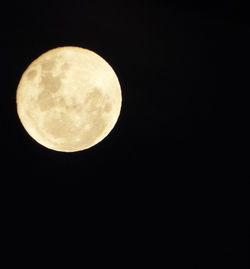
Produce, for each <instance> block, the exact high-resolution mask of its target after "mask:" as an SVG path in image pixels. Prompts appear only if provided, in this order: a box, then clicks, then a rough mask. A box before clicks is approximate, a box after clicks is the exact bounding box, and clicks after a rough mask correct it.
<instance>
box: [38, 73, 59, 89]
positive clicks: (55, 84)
mask: <svg viewBox="0 0 250 269" xmlns="http://www.w3.org/2000/svg"><path fill="white" fill-rule="evenodd" d="M61 78H62V76H53V75H51V74H50V73H48V74H44V75H43V76H42V79H41V82H40V84H39V85H40V87H42V88H43V89H44V90H46V91H50V92H56V91H58V90H59V89H60V87H61V85H62V82H61Z"/></svg>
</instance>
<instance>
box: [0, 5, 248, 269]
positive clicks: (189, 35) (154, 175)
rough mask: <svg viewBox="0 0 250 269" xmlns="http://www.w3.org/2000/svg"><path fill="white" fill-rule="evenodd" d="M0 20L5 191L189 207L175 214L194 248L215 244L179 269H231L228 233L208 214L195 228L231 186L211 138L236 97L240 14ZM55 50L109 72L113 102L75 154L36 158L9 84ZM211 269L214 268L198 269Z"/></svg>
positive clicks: (114, 11) (224, 10)
mask: <svg viewBox="0 0 250 269" xmlns="http://www.w3.org/2000/svg"><path fill="white" fill-rule="evenodd" d="M1 11H2V13H3V15H4V14H6V15H7V16H5V17H4V16H2V17H1V27H2V30H1V48H2V50H1V51H2V57H1V58H2V59H3V62H2V68H3V70H4V71H3V72H2V73H3V74H4V76H3V77H2V78H1V80H2V81H3V83H2V85H4V87H3V88H2V99H1V109H3V112H2V113H1V115H2V118H1V130H2V131H1V133H2V135H3V139H1V140H2V143H3V146H2V149H3V153H2V156H3V160H2V161H1V162H2V167H4V168H3V169H4V171H5V169H6V171H7V174H5V180H6V181H7V182H9V181H10V182H11V183H13V184H15V185H23V184H25V185H27V186H29V187H30V186H33V185H37V184H38V185H44V184H45V185H47V186H51V185H54V184H80V185H82V186H83V187H84V189H85V191H86V189H87V190H88V189H91V190H92V191H93V190H95V189H96V191H97V192H102V191H103V192H104V193H107V194H110V193H116V194H117V195H118V196H119V195H122V194H123V195H124V194H125V193H127V195H128V196H127V199H129V197H131V196H133V195H135V194H136V195H145V197H148V198H149V197H151V198H152V197H154V196H156V197H157V196H159V197H161V198H163V199H164V198H165V196H166V197H167V199H169V201H168V204H174V205H175V206H178V205H179V204H185V203H186V202H187V201H189V202H190V201H191V202H190V203H191V204H192V206H194V207H197V208H196V210H197V211H195V213H193V214H194V215H190V214H191V213H188V212H189V211H188V210H189V209H188V208H186V210H184V209H183V210H184V212H185V214H186V215H185V218H186V220H185V222H187V219H190V218H192V217H194V216H195V218H197V219H196V220H197V221H198V223H199V224H197V222H196V226H199V227H196V226H195V227H196V228H192V229H193V230H192V229H191V233H193V234H194V238H195V239H194V240H196V241H195V242H196V243H194V245H195V244H197V246H199V244H201V242H204V240H210V241H209V243H208V246H211V245H209V244H212V241H213V240H214V239H215V237H217V236H218V235H219V234H220V235H221V234H223V235H221V237H220V239H218V240H219V241H218V242H220V243H218V244H216V247H215V246H214V247H215V248H216V251H217V252H216V251H215V252H213V251H212V252H211V253H212V254H211V255H210V256H209V255H208V254H201V252H199V255H198V254H197V255H194V254H193V256H192V255H191V258H190V259H191V263H192V264H193V267H189V268H227V266H219V265H218V264H227V263H233V262H235V257H234V254H233V253H234V250H235V249H234V248H233V243H232V241H230V240H229V241H226V243H225V240H226V238H227V236H226V235H227V233H228V232H229V230H230V228H229V227H227V226H224V225H223V224H220V225H221V226H220V225H219V228H218V226H216V225H215V223H216V222H215V219H217V217H218V218H222V217H220V216H221V214H220V213H219V212H220V210H219V209H218V208H217V211H216V214H217V216H216V218H214V219H213V218H212V220H211V219H210V221H211V223H210V224H209V225H208V224H205V223H207V222H209V220H208V219H209V218H208V219H206V216H207V215H206V214H207V212H208V211H209V210H210V209H211V208H210V206H213V207H214V208H216V206H215V204H216V203H209V202H208V201H211V200H213V201H214V200H216V201H218V200H220V198H221V195H222V193H225V192H226V191H225V190H227V189H230V188H232V186H233V185H232V183H230V181H228V180H226V176H225V170H227V169H230V168H228V167H227V158H229V157H228V155H229V154H230V148H229V147H227V146H226V142H225V141H226V136H225V133H224V132H223V129H224V125H225V122H226V121H227V119H226V117H227V115H228V113H229V112H228V113H227V112H226V111H227V109H228V108H229V104H228V103H227V97H228V95H230V94H231V91H230V89H231V88H232V87H235V86H236V85H238V84H237V83H236V82H235V80H233V79H232V77H233V76H235V75H236V74H238V73H237V72H238V71H237V69H236V70H234V71H232V62H234V61H237V60H238V58H240V57H241V56H242V55H241V45H239V43H240V42H239V37H242V35H243V34H244V33H245V31H246V29H247V23H248V21H247V20H246V19H245V17H244V16H243V15H246V14H248V10H247V9H246V7H245V6H244V5H243V3H242V2H241V1H237V2H236V1H235V2H231V1H183V2H182V1H157V0H155V1H95V0H94V1H76V0H71V1H64V0H61V1H33V3H27V4H25V2H23V1H16V2H14V3H10V4H9V5H8V3H6V8H5V7H4V8H2V9H1ZM242 14H243V15H242ZM65 45H72V46H80V47H84V48H88V49H90V50H93V51H95V52H96V53H98V54H99V55H100V56H102V57H103V58H104V59H105V60H106V61H107V62H108V63H109V64H110V65H111V66H112V67H113V69H114V70H115V72H116V74H117V76H118V78H119V80H120V84H121V88H122V95H123V105H122V110H121V114H120V117H119V120H118V122H117V124H116V126H115V128H114V129H113V131H112V132H111V133H110V135H109V136H108V137H107V138H106V139H105V140H103V141H102V142H101V143H99V144H98V145H96V146H95V147H92V148H91V149H88V150H85V151H82V152H76V153H60V152H56V151H52V150H48V149H47V148H44V147H43V146H41V145H39V144H38V143H36V142H35V141H34V140H33V139H31V138H30V137H29V135H28V134H27V133H26V132H25V130H24V129H23V127H22V125H21V123H20V121H19V119H18V117H17V113H16V104H15V94H16V88H17V85H18V82H19V80H20V78H21V75H22V73H23V71H24V70H25V69H26V67H27V66H28V65H29V64H30V62H31V61H32V60H34V59H35V58H37V57H38V56H40V55H41V54H42V53H44V52H45V51H47V50H49V49H52V48H55V47H58V46H65ZM235 52H236V54H235ZM6 71H7V72H6ZM225 92H226V94H225ZM168 197H171V198H168ZM204 197H207V199H206V198H204ZM208 197H209V198H208ZM175 199H176V200H175ZM222 200H223V199H222ZM201 201H202V202H201ZM223 205H224V204H223ZM223 205H222V204H221V208H224V207H223ZM192 206H191V207H192ZM181 208H183V207H181ZM209 208H210V209H209ZM227 210H229V209H225V208H224V209H223V210H222V211H223V212H225V211H226V212H227ZM204 212H206V213H204ZM209 212H213V209H211V210H210V211H209ZM183 214H184V213H183ZM223 223H224V222H223ZM191 226H192V227H194V226H193V225H191V224H190V227H191ZM190 227H189V228H190ZM209 227H210V228H209ZM211 227H212V228H211ZM216 227H217V228H216ZM197 229H198V230H197ZM216 229H219V230H216ZM200 233H201V234H202V236H203V237H201V238H202V239H200V237H199V234H200ZM204 234H206V235H204ZM214 234H216V236H214ZM204 236H205V237H204ZM213 236H214V237H213ZM188 238H189V239H190V235H189V237H188ZM204 238H205V239H204ZM220 244H221V245H220ZM202 246H203V247H205V246H204V244H203V245H202ZM198 249H199V247H197V248H195V249H194V252H195V251H198ZM208 249H209V247H208ZM206 250H207V249H206ZM205 252H206V251H204V253H205ZM215 253H216V254H215ZM223 253H224V254H223ZM202 255H203V256H202ZM206 255H208V256H206ZM223 255H224V256H223ZM197 256H199V257H201V258H199V259H198V258H197ZM195 257H196V258H195ZM209 257H210V258H209ZM215 260H216V261H219V263H218V264H217V265H216V266H218V267H214V266H213V267H210V266H211V264H213V262H214V261H215ZM204 261H206V262H207V263H206V262H204ZM200 262H201V263H202V264H203V267H201V266H199V264H200ZM195 266H196V267H195ZM236 267H237V268H245V267H243V266H240V267H239V266H236ZM236 267H235V268H236Z"/></svg>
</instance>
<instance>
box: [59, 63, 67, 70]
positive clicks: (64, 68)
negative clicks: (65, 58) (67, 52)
mask: <svg viewBox="0 0 250 269" xmlns="http://www.w3.org/2000/svg"><path fill="white" fill-rule="evenodd" d="M61 68H62V71H66V70H68V69H69V64H68V63H64V64H63V65H62V67H61Z"/></svg>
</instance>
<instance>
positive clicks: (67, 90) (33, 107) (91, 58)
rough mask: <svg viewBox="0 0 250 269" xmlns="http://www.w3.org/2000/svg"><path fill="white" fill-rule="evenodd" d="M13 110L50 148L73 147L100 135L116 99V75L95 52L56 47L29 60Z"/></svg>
mask: <svg viewBox="0 0 250 269" xmlns="http://www.w3.org/2000/svg"><path fill="white" fill-rule="evenodd" d="M16 101H17V113H18V116H19V118H20V120H21V123H22V125H23V127H24V128H25V130H26V131H27V132H28V134H29V135H30V136H31V137H32V138H33V139H35V140H36V141H37V142H38V143H40V144H41V145H43V146H45V147H47V148H49V149H52V150H56V151H63V152H74V151H80V150H84V149H87V148H90V147H92V146H94V145H96V144H97V143H98V142H100V141H101V140H103V139H104V138H105V137H106V136H107V135H108V134H109V133H110V131H111V130H112V129H113V127H114V126H115V124H116V122H117V120H118V117H119V114H120V110H121V103H122V94H121V87H120V83H119V80H118V78H117V76H116V74H115V72H114V70H113V69H112V68H111V66H110V65H109V64H108V63H107V62H106V61H105V60H104V59H103V58H102V57H100V56H99V55H97V54H96V53H94V52H92V51H90V50H87V49H83V48H79V47H68V46H67V47H59V48H55V49H52V50H49V51H47V52H46V53H44V54H42V55H41V56H40V57H38V58H37V59H36V60H34V61H33V62H32V63H31V64H30V65H29V66H28V68H27V69H26V70H25V72H24V73H23V75H22V77H21V80H20V82H19V85H18V88H17V94H16Z"/></svg>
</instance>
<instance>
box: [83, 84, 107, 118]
mask: <svg viewBox="0 0 250 269" xmlns="http://www.w3.org/2000/svg"><path fill="white" fill-rule="evenodd" d="M102 102H103V94H102V92H101V91H100V90H98V89H94V90H93V91H91V92H90V93H88V95H87V97H86V99H85V101H84V105H85V106H86V111H87V112H88V113H94V112H96V110H98V109H100V108H101V105H102Z"/></svg>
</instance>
